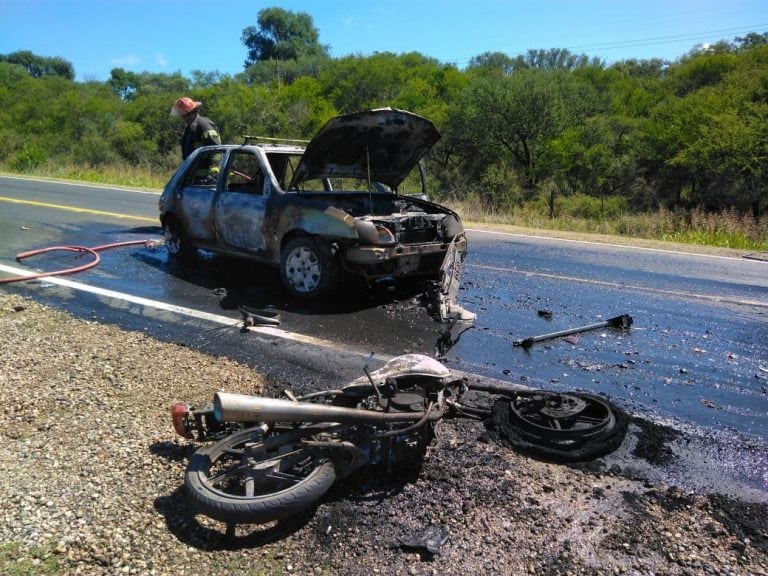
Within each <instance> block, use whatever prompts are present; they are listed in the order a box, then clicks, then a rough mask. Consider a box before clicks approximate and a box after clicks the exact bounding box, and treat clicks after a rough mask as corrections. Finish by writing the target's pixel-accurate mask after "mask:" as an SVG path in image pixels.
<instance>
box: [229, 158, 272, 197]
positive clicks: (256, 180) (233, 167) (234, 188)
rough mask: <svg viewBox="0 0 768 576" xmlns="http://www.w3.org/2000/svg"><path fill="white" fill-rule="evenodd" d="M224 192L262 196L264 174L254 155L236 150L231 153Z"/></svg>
mask: <svg viewBox="0 0 768 576" xmlns="http://www.w3.org/2000/svg"><path fill="white" fill-rule="evenodd" d="M225 190H228V191H230V192H245V193H249V194H257V195H263V194H264V172H263V171H262V169H261V164H259V159H258V158H257V157H256V155H255V154H253V153H252V152H248V151H246V150H236V151H234V152H233V153H232V155H231V158H230V161H229V168H227V182H226V186H225Z"/></svg>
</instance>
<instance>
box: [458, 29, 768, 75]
mask: <svg viewBox="0 0 768 576" xmlns="http://www.w3.org/2000/svg"><path fill="white" fill-rule="evenodd" d="M760 28H768V23H761V24H753V25H750V26H740V27H737V28H723V29H720V30H711V31H709V32H692V33H689V34H679V35H674V36H655V37H651V38H638V39H635V40H621V41H616V42H603V43H598V44H581V45H576V46H567V47H565V49H566V50H571V51H574V50H580V51H590V49H591V51H595V50H598V49H600V50H616V49H620V48H635V47H639V46H660V45H664V44H679V43H681V42H690V41H693V40H704V39H706V38H708V37H710V36H711V35H712V34H735V33H738V32H747V31H750V32H754V31H756V30H759V29H760ZM526 53H527V51H526V52H517V53H514V54H510V55H509V56H511V57H513V58H514V57H515V56H524V55H525V54H526ZM472 58H474V56H472V57H469V58H458V59H455V60H449V62H452V63H454V64H456V65H459V64H460V63H468V62H470V61H471V60H472Z"/></svg>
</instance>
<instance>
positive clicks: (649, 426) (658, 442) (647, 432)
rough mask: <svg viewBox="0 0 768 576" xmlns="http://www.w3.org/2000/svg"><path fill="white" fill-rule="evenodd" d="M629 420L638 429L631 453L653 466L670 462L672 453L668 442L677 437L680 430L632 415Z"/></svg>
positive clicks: (672, 457)
mask: <svg viewBox="0 0 768 576" xmlns="http://www.w3.org/2000/svg"><path fill="white" fill-rule="evenodd" d="M631 421H632V424H634V425H635V426H637V427H638V428H639V429H640V432H639V434H638V435H637V444H636V445H635V448H634V450H632V454H633V455H634V456H636V457H638V458H642V459H643V460H645V461H646V462H648V463H649V464H653V465H655V466H662V465H664V464H669V463H671V462H672V461H673V459H674V453H673V451H672V448H670V446H669V443H670V442H672V441H674V440H676V439H677V438H679V437H680V432H678V431H676V430H674V429H672V428H670V427H668V426H662V425H660V424H656V423H653V422H650V421H648V420H645V419H642V418H636V417H634V418H631Z"/></svg>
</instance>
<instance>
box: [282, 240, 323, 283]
mask: <svg viewBox="0 0 768 576" xmlns="http://www.w3.org/2000/svg"><path fill="white" fill-rule="evenodd" d="M285 275H286V277H287V278H288V281H289V282H290V283H291V285H292V286H293V287H294V289H295V290H296V291H297V292H302V293H307V292H312V291H313V290H315V289H316V288H317V287H318V285H319V284H320V275H321V266H320V261H319V260H318V259H317V255H316V254H315V253H314V252H312V250H310V249H309V248H304V247H301V248H296V249H295V250H293V251H292V252H291V253H290V254H289V255H288V259H287V262H286V266H285Z"/></svg>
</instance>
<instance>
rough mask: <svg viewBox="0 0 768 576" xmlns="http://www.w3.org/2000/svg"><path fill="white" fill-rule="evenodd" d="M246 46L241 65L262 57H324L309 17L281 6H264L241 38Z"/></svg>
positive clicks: (325, 47) (304, 13)
mask: <svg viewBox="0 0 768 576" xmlns="http://www.w3.org/2000/svg"><path fill="white" fill-rule="evenodd" d="M241 40H242V42H243V44H245V47H246V48H247V49H248V56H247V58H246V60H245V67H246V68H248V67H249V66H251V65H252V64H255V63H256V62H261V61H264V60H298V59H299V58H302V57H307V56H323V57H327V56H328V47H327V46H324V45H322V44H320V34H319V32H318V31H317V28H315V25H314V22H313V20H312V16H310V15H309V14H307V13H306V12H291V11H289V10H284V9H282V8H264V9H263V10H261V11H260V12H259V15H258V27H255V26H248V27H247V28H245V29H244V30H243V34H242V37H241Z"/></svg>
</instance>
